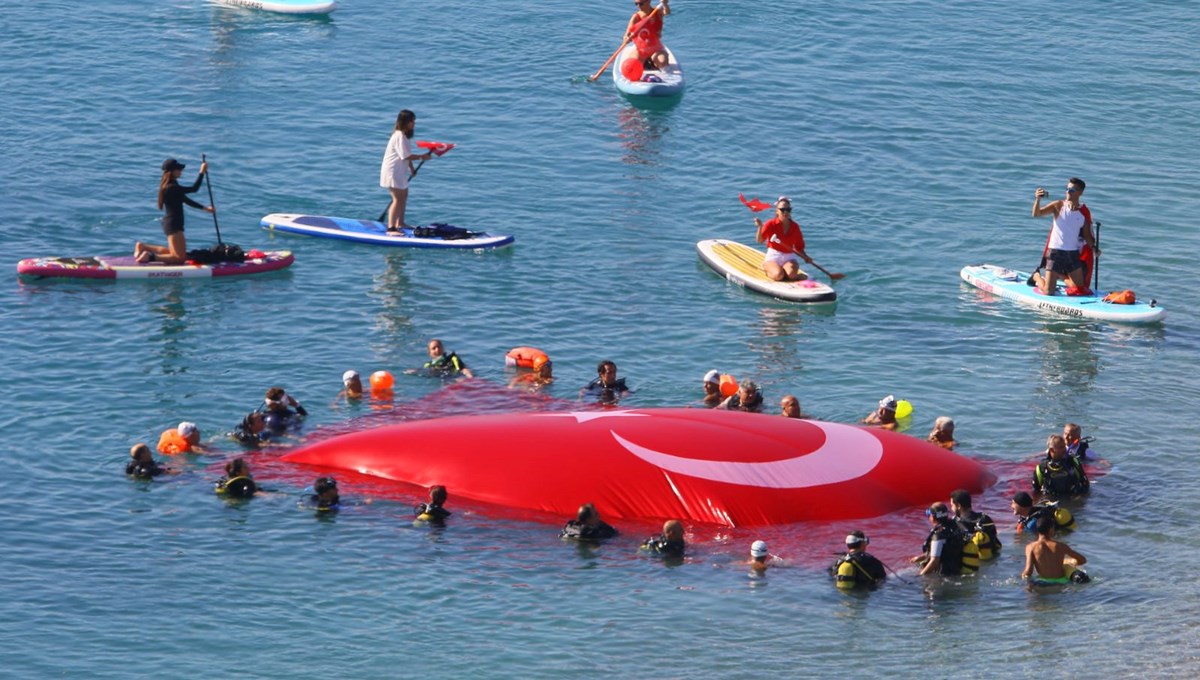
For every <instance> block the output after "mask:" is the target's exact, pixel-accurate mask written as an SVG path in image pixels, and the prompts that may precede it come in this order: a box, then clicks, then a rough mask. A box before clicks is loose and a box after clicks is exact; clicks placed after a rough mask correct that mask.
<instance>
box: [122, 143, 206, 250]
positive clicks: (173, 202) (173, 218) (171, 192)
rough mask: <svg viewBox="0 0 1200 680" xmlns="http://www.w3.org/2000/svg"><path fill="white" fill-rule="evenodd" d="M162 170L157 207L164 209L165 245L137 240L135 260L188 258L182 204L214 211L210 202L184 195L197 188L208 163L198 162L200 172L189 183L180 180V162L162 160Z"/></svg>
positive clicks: (202, 179)
mask: <svg viewBox="0 0 1200 680" xmlns="http://www.w3.org/2000/svg"><path fill="white" fill-rule="evenodd" d="M162 170H163V174H162V180H161V181H160V182H159V183H158V208H159V209H160V210H163V211H164V212H165V214H164V215H163V219H162V228H163V233H164V234H166V235H167V245H165V246H156V245H151V244H149V243H142V242H141V241H138V242H137V243H136V244H135V245H134V246H133V256H134V258H136V259H137V261H138V262H154V261H158V262H162V263H164V264H180V263H182V262H184V261H186V260H187V239H186V238H184V235H183V204H184V203H187V204H188V205H190V206H192V207H193V208H200V209H201V210H203V211H205V212H213V207H212V206H211V205H210V206H204V205H201V204H199V203H197V202H195V201H193V200H192V199H190V198H188V197H187V195H188V194H191V193H195V192H196V191H199V190H200V183H201V182H203V181H204V173H206V172H208V163H201V164H200V175H199V176H198V177H196V183H195V184H193V185H192V186H190V187H185V186H180V184H179V176H180V175H181V174H183V163H180V162H179V161H177V160H175V159H174V158H168V159H167V160H165V161H163V164H162Z"/></svg>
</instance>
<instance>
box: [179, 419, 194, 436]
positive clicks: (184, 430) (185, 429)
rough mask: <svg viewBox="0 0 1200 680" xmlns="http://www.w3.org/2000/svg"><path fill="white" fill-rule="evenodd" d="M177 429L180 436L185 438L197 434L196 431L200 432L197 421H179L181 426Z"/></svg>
mask: <svg viewBox="0 0 1200 680" xmlns="http://www.w3.org/2000/svg"><path fill="white" fill-rule="evenodd" d="M175 429H176V430H178V431H179V436H180V437H183V438H184V439H186V438H188V437H190V436H192V435H194V434H196V432H198V430H197V429H196V423H189V422H187V421H186V420H185V421H183V422H182V423H179V427H177V428H175Z"/></svg>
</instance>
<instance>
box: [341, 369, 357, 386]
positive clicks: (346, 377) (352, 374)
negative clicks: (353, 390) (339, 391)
mask: <svg viewBox="0 0 1200 680" xmlns="http://www.w3.org/2000/svg"><path fill="white" fill-rule="evenodd" d="M357 377H358V371H355V370H353V369H351V370H349V371H346V372H345V373H343V374H342V383H343V384H349V382H350V381H351V380H354V379H355V378H357Z"/></svg>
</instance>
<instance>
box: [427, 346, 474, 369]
mask: <svg viewBox="0 0 1200 680" xmlns="http://www.w3.org/2000/svg"><path fill="white" fill-rule="evenodd" d="M425 369H426V370H428V371H429V372H430V373H431V374H434V375H442V376H452V375H461V376H463V377H464V378H474V377H475V374H474V373H472V372H471V369H469V368H467V365H466V364H465V363H463V361H462V359H459V358H458V355H457V354H455V353H454V352H450V353H449V354H447V353H446V348H445V346H444V345H443V344H442V341H441V340H439V339H438V338H434V339H432V340H430V341H429V361H426V362H425Z"/></svg>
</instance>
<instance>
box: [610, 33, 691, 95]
mask: <svg viewBox="0 0 1200 680" xmlns="http://www.w3.org/2000/svg"><path fill="white" fill-rule="evenodd" d="M663 50H665V51H666V53H667V66H666V68H664V69H662V70H659V69H646V70H645V72H644V73H642V78H641V80H630V79H628V78H626V77H625V74H624V73H622V72H621V64H624V63H625V60H626V59H637V45H635V44H633V43H632V42H631V43H629V44H628V45H626V46H625V49H623V50H621V54H620V55H619V56H617V61H616V63H614V64H613V69H612V73H613V83H615V84H616V86H617V89H618V90H620V91H621V92H623V93H625V94H627V95H631V96H634V97H673V96H675V95H678V94H682V93H683V69H682V68H680V67H679V62H678V61H677V60H676V59H675V53H674V52H672V51H671V50H670V49H668V48H667V47H666V46H665V45H664V46H663Z"/></svg>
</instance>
